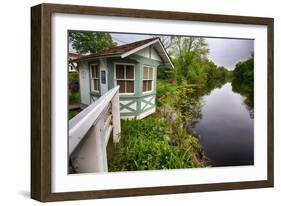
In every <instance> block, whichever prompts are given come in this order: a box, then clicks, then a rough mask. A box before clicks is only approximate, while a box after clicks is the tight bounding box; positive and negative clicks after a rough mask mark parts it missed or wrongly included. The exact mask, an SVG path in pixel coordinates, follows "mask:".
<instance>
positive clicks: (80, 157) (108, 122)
mask: <svg viewBox="0 0 281 206" xmlns="http://www.w3.org/2000/svg"><path fill="white" fill-rule="evenodd" d="M120 132H121V125H120V105H119V86H117V87H114V88H113V89H111V90H109V91H108V92H107V93H105V94H104V95H102V96H101V97H100V98H99V99H98V100H97V101H95V102H93V103H92V104H91V105H89V106H88V107H87V108H86V109H84V110H83V111H82V112H80V113H79V114H78V115H76V116H75V117H73V118H72V119H71V120H69V142H68V145H69V146H68V155H69V157H70V161H71V164H72V167H73V168H74V170H75V171H76V172H79V173H82V172H107V171H108V168H107V156H106V146H107V143H108V140H109V137H110V135H111V133H112V136H113V141H114V142H118V141H119V138H120Z"/></svg>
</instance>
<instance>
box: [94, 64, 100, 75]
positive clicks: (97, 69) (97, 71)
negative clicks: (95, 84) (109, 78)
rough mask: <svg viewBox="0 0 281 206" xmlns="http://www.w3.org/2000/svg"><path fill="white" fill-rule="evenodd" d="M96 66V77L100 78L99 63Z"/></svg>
mask: <svg viewBox="0 0 281 206" xmlns="http://www.w3.org/2000/svg"><path fill="white" fill-rule="evenodd" d="M95 68H96V69H95V70H96V77H97V78H100V75H99V68H98V65H95Z"/></svg>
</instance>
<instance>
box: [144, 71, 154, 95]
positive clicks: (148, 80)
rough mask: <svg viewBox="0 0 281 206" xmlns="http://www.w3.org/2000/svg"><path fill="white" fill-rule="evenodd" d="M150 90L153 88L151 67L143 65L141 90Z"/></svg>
mask: <svg viewBox="0 0 281 206" xmlns="http://www.w3.org/2000/svg"><path fill="white" fill-rule="evenodd" d="M152 90H153V67H150V66H144V67H143V81H142V91H143V92H150V91H152Z"/></svg>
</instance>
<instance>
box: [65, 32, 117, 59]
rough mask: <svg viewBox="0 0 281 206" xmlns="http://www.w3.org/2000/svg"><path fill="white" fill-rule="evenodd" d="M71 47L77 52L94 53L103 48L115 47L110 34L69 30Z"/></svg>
mask: <svg viewBox="0 0 281 206" xmlns="http://www.w3.org/2000/svg"><path fill="white" fill-rule="evenodd" d="M69 40H70V42H71V44H72V47H73V48H74V49H75V50H76V51H77V52H78V53H79V54H85V53H96V52H99V51H101V50H104V49H110V48H113V47H116V46H117V44H116V43H115V42H113V40H112V38H111V35H110V34H109V33H104V32H76V31H71V32H69Z"/></svg>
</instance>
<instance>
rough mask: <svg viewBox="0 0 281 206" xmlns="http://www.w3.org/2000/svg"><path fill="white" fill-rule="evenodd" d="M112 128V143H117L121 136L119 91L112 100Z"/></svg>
mask: <svg viewBox="0 0 281 206" xmlns="http://www.w3.org/2000/svg"><path fill="white" fill-rule="evenodd" d="M111 103H112V127H113V142H119V139H120V135H121V120H120V104H119V89H118V91H117V92H116V94H115V95H114V97H113V98H112V101H111Z"/></svg>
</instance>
